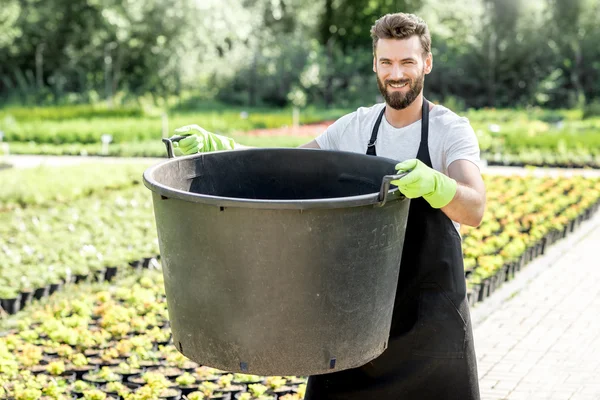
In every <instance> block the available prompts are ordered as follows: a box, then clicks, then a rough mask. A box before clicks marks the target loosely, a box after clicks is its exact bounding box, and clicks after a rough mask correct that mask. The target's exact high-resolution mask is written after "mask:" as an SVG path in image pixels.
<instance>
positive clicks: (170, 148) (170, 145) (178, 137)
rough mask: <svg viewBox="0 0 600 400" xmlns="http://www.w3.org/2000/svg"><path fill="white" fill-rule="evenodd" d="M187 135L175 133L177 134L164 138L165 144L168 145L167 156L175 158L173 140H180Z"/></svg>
mask: <svg viewBox="0 0 600 400" xmlns="http://www.w3.org/2000/svg"><path fill="white" fill-rule="evenodd" d="M185 137H187V136H181V135H175V136H171V137H170V138H163V140H162V141H163V143H164V144H165V146H167V157H169V158H174V157H175V155H173V142H179V141H180V140H181V139H183V138H185Z"/></svg>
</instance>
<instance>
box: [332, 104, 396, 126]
mask: <svg viewBox="0 0 600 400" xmlns="http://www.w3.org/2000/svg"><path fill="white" fill-rule="evenodd" d="M384 106H385V104H384V103H381V104H375V105H373V106H371V107H359V108H357V109H356V111H353V112H351V113H348V114H346V115H344V116H342V117H340V118H339V119H337V120H336V121H335V122H334V123H333V125H331V127H330V128H331V129H332V130H336V131H345V130H346V129H347V128H349V127H353V126H356V127H360V126H361V125H363V124H371V123H372V121H373V120H375V119H377V117H378V116H379V113H380V112H381V110H383V107H384Z"/></svg>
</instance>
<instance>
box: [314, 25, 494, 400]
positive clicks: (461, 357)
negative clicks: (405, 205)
mask: <svg viewBox="0 0 600 400" xmlns="http://www.w3.org/2000/svg"><path fill="white" fill-rule="evenodd" d="M371 36H372V38H373V72H375V74H376V77H377V85H378V87H379V90H380V91H381V94H382V95H383V98H384V100H385V103H383V104H376V105H374V106H372V107H368V108H359V109H358V110H357V111H355V112H353V113H351V114H348V115H345V116H344V117H342V118H340V119H339V120H337V121H336V122H335V123H334V124H333V125H331V126H330V127H329V128H328V129H327V130H326V131H325V132H324V133H323V134H322V135H320V136H319V137H317V138H316V139H315V140H314V141H312V142H310V143H307V144H306V145H304V146H303V147H309V148H321V149H327V150H340V151H351V152H359V153H366V154H369V155H372V156H376V155H380V156H384V157H388V158H392V159H395V160H398V161H401V162H399V163H398V165H397V166H396V169H397V170H398V171H399V172H405V171H409V173H408V174H407V175H406V176H404V177H403V178H401V179H399V180H397V181H393V182H392V183H394V184H396V185H397V186H398V188H399V189H400V191H401V192H402V193H403V194H404V195H406V196H407V197H409V198H411V199H412V200H411V206H410V211H409V219H408V224H407V228H406V239H405V242H404V250H403V254H402V261H401V268H400V277H399V279H398V289H397V292H396V301H395V306H394V313H393V317H392V330H391V333H390V339H389V343H388V348H387V350H386V351H385V352H384V353H383V354H382V355H381V356H379V357H378V358H376V359H375V360H373V361H372V362H370V363H368V364H367V365H364V366H361V367H359V368H355V369H351V370H347V371H341V372H337V373H332V374H325V375H318V376H312V377H310V378H309V381H308V386H307V390H306V397H305V399H306V400H338V399H339V400H342V399H343V400H370V399H373V400H400V399H402V400H417V399H418V400H428V399H432V400H433V399H435V400H439V399H445V400H476V399H479V397H480V394H479V386H478V377H477V365H476V357H475V350H474V343H473V333H472V328H471V323H470V315H469V314H470V313H469V307H468V304H467V300H466V285H465V279H464V270H463V259H462V248H461V239H460V235H459V227H460V224H467V225H471V226H477V225H479V224H480V223H481V219H482V218H483V212H484V209H485V187H484V184H483V180H482V178H481V173H480V171H479V167H478V162H479V145H478V143H477V138H476V136H475V133H474V132H473V129H472V128H471V126H470V124H469V121H468V120H467V119H466V118H462V117H459V116H458V115H456V114H455V113H454V112H452V111H451V110H449V109H448V108H446V107H444V106H442V105H433V104H431V103H429V102H428V101H427V100H426V99H425V98H424V97H423V86H424V82H425V75H427V74H429V73H430V72H431V70H432V68H433V57H432V55H431V37H430V34H429V30H428V28H427V25H426V23H425V22H424V21H423V20H422V19H420V18H419V17H417V16H415V15H412V14H404V13H398V14H389V15H385V16H384V17H382V18H381V19H379V20H378V21H377V22H376V23H375V25H374V26H373V27H372V29H371ZM373 267H374V268H376V266H373Z"/></svg>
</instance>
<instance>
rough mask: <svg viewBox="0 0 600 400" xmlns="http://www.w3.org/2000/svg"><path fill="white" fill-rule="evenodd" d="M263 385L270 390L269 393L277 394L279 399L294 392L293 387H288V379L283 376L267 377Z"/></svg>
mask: <svg viewBox="0 0 600 400" xmlns="http://www.w3.org/2000/svg"><path fill="white" fill-rule="evenodd" d="M263 383H264V385H265V386H267V388H268V389H269V390H268V393H273V394H276V395H277V397H279V396H283V395H285V394H288V393H292V392H293V390H292V387H291V386H288V385H286V383H287V379H285V378H284V377H282V376H267V377H266V378H265V380H264V382H263Z"/></svg>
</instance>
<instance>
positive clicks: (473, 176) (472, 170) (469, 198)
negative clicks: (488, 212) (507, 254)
mask: <svg viewBox="0 0 600 400" xmlns="http://www.w3.org/2000/svg"><path fill="white" fill-rule="evenodd" d="M448 176H450V178H452V179H454V180H455V181H456V182H457V183H458V187H457V188H456V195H454V198H453V199H452V201H451V202H450V203H449V204H448V205H447V206H445V207H442V209H441V210H442V211H443V212H444V214H446V215H447V216H448V218H450V219H451V220H453V221H456V222H458V223H459V224H465V225H469V226H479V224H481V220H482V219H483V213H484V211H485V201H486V193H485V184H484V183H483V179H482V177H481V173H480V172H479V168H477V166H476V165H475V164H473V163H472V162H470V161H467V160H456V161H454V162H453V163H452V164H450V166H449V167H448Z"/></svg>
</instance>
